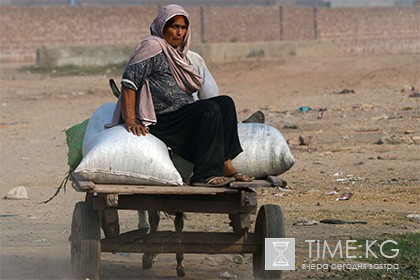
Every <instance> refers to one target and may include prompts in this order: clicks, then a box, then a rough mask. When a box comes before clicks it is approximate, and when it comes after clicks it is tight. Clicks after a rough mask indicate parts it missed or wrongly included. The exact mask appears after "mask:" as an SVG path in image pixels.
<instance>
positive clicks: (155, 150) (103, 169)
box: [75, 103, 183, 185]
mask: <svg viewBox="0 0 420 280" xmlns="http://www.w3.org/2000/svg"><path fill="white" fill-rule="evenodd" d="M115 105H116V104H115V103H107V104H104V105H102V106H101V107H99V108H98V109H97V110H96V111H95V113H94V114H93V116H92V117H91V119H90V120H89V123H88V125H87V128H86V134H85V137H84V139H83V160H82V161H81V163H80V164H79V166H78V167H77V168H76V170H75V172H76V173H77V174H79V175H80V176H82V177H83V178H85V179H86V180H90V181H93V182H95V183H109V184H143V185H182V183H183V182H182V178H181V176H180V175H179V173H178V171H177V170H176V168H175V167H174V165H173V163H172V161H171V159H170V158H169V153H168V149H167V147H166V145H165V144H164V143H163V142H162V141H161V140H159V139H158V138H156V137H155V136H153V135H152V134H148V135H147V136H136V135H134V134H132V133H129V132H127V130H126V129H125V126H124V125H119V126H115V127H113V128H109V129H105V128H104V125H105V124H107V123H110V122H111V119H112V115H113V112H114V109H115Z"/></svg>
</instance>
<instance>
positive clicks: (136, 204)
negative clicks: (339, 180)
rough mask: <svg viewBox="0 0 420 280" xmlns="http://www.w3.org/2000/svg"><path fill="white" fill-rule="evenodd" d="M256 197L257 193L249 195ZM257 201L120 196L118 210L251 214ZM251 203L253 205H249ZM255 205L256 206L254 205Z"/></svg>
mask: <svg viewBox="0 0 420 280" xmlns="http://www.w3.org/2000/svg"><path fill="white" fill-rule="evenodd" d="M248 194H249V195H250V196H256V193H248ZM256 201H257V200H256V199H249V200H243V199H241V196H240V195H237V194H230V195H229V196H223V197H221V196H217V195H215V196H214V195H213V196H210V195H207V196H206V195H189V196H187V195H153V196H152V195H150V196H146V195H120V196H119V201H118V209H129V210H150V211H166V212H170V213H173V212H195V213H220V214H222V213H226V214H236V213H245V214H246V213H249V214H255V213H256V211H257V203H256ZM249 202H251V203H253V204H249ZM254 203H255V204H254Z"/></svg>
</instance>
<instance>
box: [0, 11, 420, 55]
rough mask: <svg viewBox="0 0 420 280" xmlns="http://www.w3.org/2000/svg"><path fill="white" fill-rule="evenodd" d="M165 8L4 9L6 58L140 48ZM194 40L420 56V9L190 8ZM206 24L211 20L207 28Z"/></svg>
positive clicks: (0, 39)
mask: <svg viewBox="0 0 420 280" xmlns="http://www.w3.org/2000/svg"><path fill="white" fill-rule="evenodd" d="M158 8H159V7H157V6H135V7H100V6H86V7H80V6H77V7H69V6H46V7H39V6H37V7H25V6H20V7H14V6H4V7H1V9H0V51H1V52H0V61H35V57H36V50H37V49H39V48H40V47H42V46H103V45H107V46H118V45H132V46H133V48H134V47H135V46H136V44H137V43H138V42H139V41H140V40H141V39H142V38H144V37H145V36H147V35H148V34H149V25H150V23H151V21H152V20H153V18H154V17H155V16H156V14H157V11H158ZM188 12H189V14H190V16H191V23H192V40H193V43H199V42H208V43H215V42H252V41H276V40H321V41H329V42H331V41H332V42H337V43H338V44H340V46H341V47H342V49H343V50H344V51H348V52H363V53H372V52H374V53H378V52H390V53H398V52H407V53H420V8H419V7H417V8H412V7H411V8H390V7H388V8H333V9H332V8H317V9H313V8H307V7H303V8H299V7H278V6H271V7H249V8H245V7H224V8H221V7H220V8H219V7H203V8H200V7H194V8H189V9H188ZM202 24H203V25H202Z"/></svg>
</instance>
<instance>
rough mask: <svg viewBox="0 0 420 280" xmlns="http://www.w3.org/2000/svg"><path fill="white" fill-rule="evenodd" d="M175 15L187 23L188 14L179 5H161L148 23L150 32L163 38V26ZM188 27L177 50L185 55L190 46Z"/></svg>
mask: <svg viewBox="0 0 420 280" xmlns="http://www.w3.org/2000/svg"><path fill="white" fill-rule="evenodd" d="M175 16H183V17H184V18H185V19H186V20H187V24H188V25H189V15H188V13H187V12H186V11H185V10H184V8H182V7H181V6H178V5H175V4H171V5H167V6H165V7H163V8H162V9H161V10H160V12H159V14H158V16H157V17H156V18H155V19H154V20H153V22H152V24H151V25H150V34H152V35H153V36H157V37H160V38H164V36H163V29H164V28H165V25H166V23H167V22H168V21H169V20H170V19H172V18H173V17H175ZM190 34H191V31H190V28H189V27H188V29H187V33H186V34H185V37H184V41H183V42H182V44H181V46H180V47H179V51H180V52H181V53H183V55H184V56H185V55H186V54H187V52H188V50H189V48H190V41H191V38H190Z"/></svg>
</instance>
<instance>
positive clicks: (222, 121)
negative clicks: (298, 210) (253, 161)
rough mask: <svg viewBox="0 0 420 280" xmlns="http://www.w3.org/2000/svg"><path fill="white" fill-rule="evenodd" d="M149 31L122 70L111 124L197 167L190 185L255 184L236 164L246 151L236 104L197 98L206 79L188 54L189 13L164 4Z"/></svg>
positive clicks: (230, 101)
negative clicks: (162, 146)
mask: <svg viewBox="0 0 420 280" xmlns="http://www.w3.org/2000/svg"><path fill="white" fill-rule="evenodd" d="M150 31H151V35H150V36H148V37H146V38H145V39H144V41H143V42H141V43H140V44H139V45H138V46H137V48H136V49H135V50H134V52H133V53H132V55H131V57H130V59H129V62H128V64H127V66H126V68H125V70H124V73H123V77H122V81H121V84H122V87H121V96H120V98H119V100H118V103H117V107H116V109H115V112H114V116H113V120H112V123H111V126H113V125H117V124H120V123H124V124H125V126H126V128H127V131H129V132H131V133H133V134H135V135H138V136H141V135H146V134H147V133H152V134H153V135H155V136H156V137H158V138H159V139H161V140H162V141H163V142H165V143H166V145H167V146H169V147H170V148H171V149H172V150H173V151H174V152H175V153H176V154H178V155H179V156H181V157H183V158H184V159H186V160H188V161H190V162H192V163H194V169H193V175H192V177H191V178H190V184H191V185H194V186H198V185H202V186H225V185H227V184H229V183H231V182H232V181H234V180H237V181H252V180H253V178H251V177H249V176H247V175H245V174H242V173H240V172H238V170H237V169H236V168H235V167H234V166H233V164H232V159H234V158H235V157H236V156H237V155H238V154H239V153H241V152H242V148H241V145H240V142H239V137H238V131H237V117H236V109H235V104H234V102H233V100H232V99H231V98H230V97H228V96H216V97H213V98H209V99H205V100H194V97H193V93H194V92H196V91H197V90H199V89H200V88H201V87H202V85H203V78H202V77H201V76H200V75H199V74H198V72H197V69H195V67H194V66H193V65H192V64H191V63H190V61H189V60H188V58H187V56H186V54H187V52H188V50H189V46H190V40H191V38H190V34H191V29H190V26H189V16H188V14H187V12H186V11H185V10H184V9H183V8H182V7H180V6H178V5H168V6H165V7H164V8H162V9H161V11H160V12H159V14H158V16H157V17H156V19H155V20H154V21H153V23H152V24H151V26H150Z"/></svg>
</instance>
